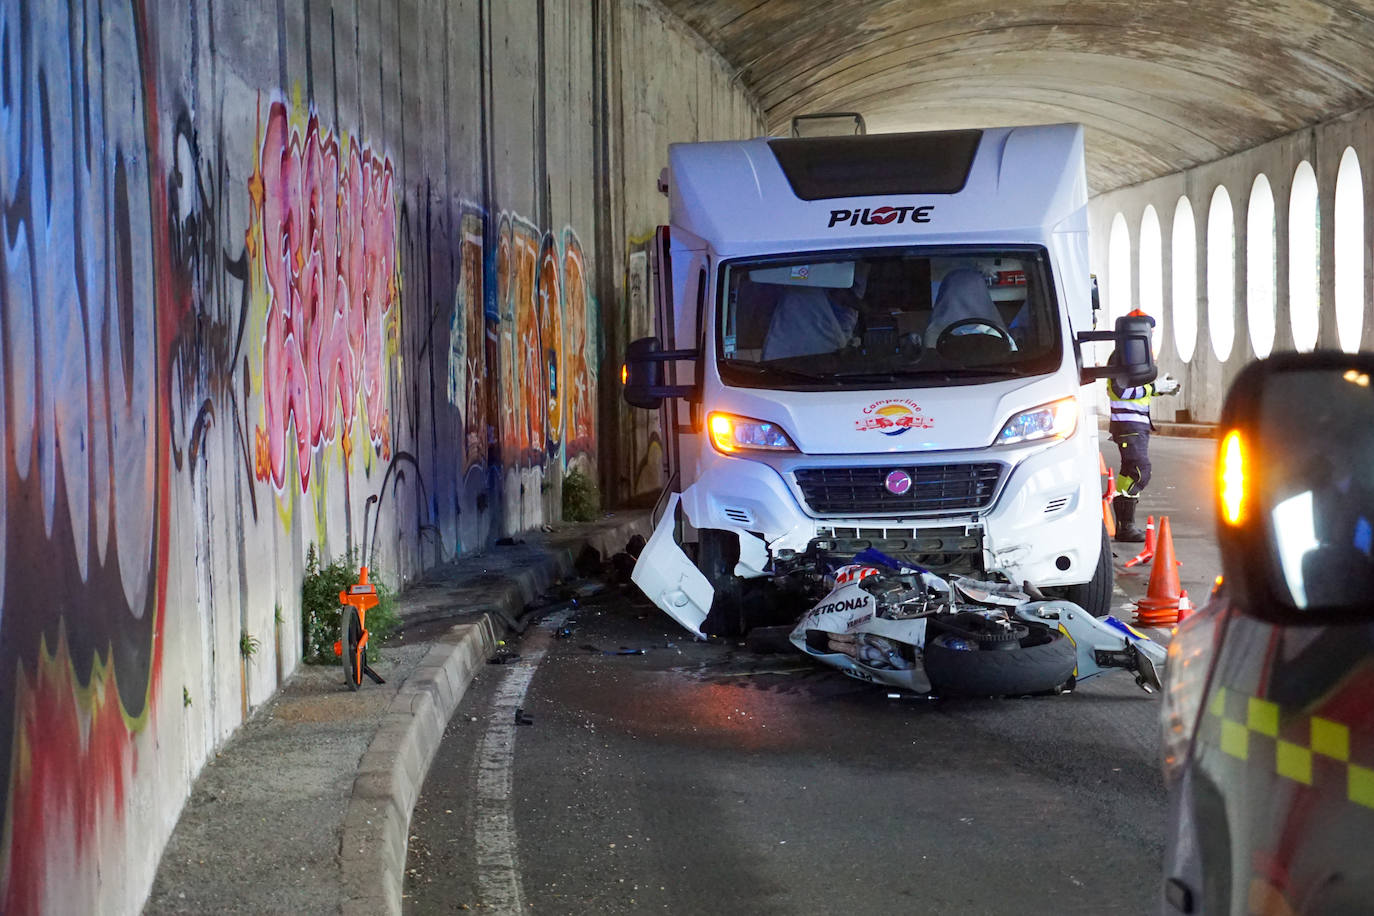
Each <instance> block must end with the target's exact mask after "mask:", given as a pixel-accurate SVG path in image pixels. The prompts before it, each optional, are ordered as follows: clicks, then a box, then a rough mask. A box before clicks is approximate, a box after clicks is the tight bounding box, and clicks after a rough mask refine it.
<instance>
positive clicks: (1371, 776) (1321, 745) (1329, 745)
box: [1207, 687, 1374, 809]
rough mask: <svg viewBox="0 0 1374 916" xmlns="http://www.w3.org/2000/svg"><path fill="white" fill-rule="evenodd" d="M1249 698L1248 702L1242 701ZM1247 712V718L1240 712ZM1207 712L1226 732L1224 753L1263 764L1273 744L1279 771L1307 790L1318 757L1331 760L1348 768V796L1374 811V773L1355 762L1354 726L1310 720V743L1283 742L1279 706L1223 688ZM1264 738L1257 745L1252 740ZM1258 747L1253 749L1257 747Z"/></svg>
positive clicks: (1220, 736)
mask: <svg viewBox="0 0 1374 916" xmlns="http://www.w3.org/2000/svg"><path fill="white" fill-rule="evenodd" d="M1242 699H1243V700H1244V703H1243V704H1242V702H1241V700H1242ZM1242 707H1243V708H1244V715H1243V716H1242V715H1241V714H1240V712H1241V708H1242ZM1207 712H1208V714H1209V715H1210V716H1212V717H1213V718H1215V719H1217V721H1218V724H1219V726H1220V731H1219V733H1218V735H1217V737H1216V739H1215V740H1217V742H1218V746H1219V747H1220V748H1221V751H1222V753H1224V754H1226V755H1228V756H1230V757H1234V758H1236V759H1237V760H1246V761H1249V760H1251V759H1254V760H1255V761H1257V762H1258V761H1261V760H1264V759H1266V758H1267V757H1268V754H1266V753H1264V751H1265V750H1266V746H1267V745H1268V744H1269V743H1270V742H1269V741H1265V740H1263V739H1264V738H1268V739H1272V742H1273V745H1274V773H1275V774H1276V775H1278V776H1281V777H1283V778H1284V779H1291V780H1292V781H1293V782H1297V783H1301V784H1302V785H1305V786H1310V785H1312V770H1313V759H1314V757H1325V758H1328V759H1330V760H1334V761H1337V762H1339V763H1343V764H1345V770H1346V797H1347V798H1348V799H1349V800H1350V801H1352V802H1354V803H1355V804H1357V805H1361V806H1363V807H1365V808H1371V809H1374V769H1371V768H1369V767H1363V766H1360V765H1358V764H1354V763H1351V762H1350V728H1349V726H1346V725H1342V724H1341V723H1339V722H1333V721H1331V720H1330V719H1323V718H1322V717H1321V716H1312V717H1310V718H1309V719H1308V727H1309V734H1308V742H1307V744H1306V745H1302V744H1297V743H1294V742H1292V741H1287V740H1285V739H1283V738H1280V737H1279V736H1278V735H1279V722H1280V719H1281V717H1282V710H1281V709H1280V707H1279V705H1278V704H1277V703H1274V702H1272V701H1270V700H1265V699H1261V698H1259V697H1247V696H1244V695H1243V694H1239V693H1235V692H1232V691H1228V690H1227V689H1226V688H1225V687H1218V688H1217V690H1216V693H1214V694H1213V695H1212V701H1211V702H1210V703H1208V704H1207ZM1252 734H1253V735H1259V736H1262V737H1261V739H1259V740H1258V741H1252V740H1251V736H1252ZM1252 745H1253V746H1252Z"/></svg>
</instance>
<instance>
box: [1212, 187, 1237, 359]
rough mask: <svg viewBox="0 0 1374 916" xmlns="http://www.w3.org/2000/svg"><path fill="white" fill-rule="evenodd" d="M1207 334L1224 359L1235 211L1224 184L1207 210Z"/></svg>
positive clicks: (1231, 323) (1232, 335) (1230, 335)
mask: <svg viewBox="0 0 1374 916" xmlns="http://www.w3.org/2000/svg"><path fill="white" fill-rule="evenodd" d="M1207 335H1208V336H1209V337H1211V338H1212V352H1213V353H1215V354H1216V357H1217V359H1219V360H1221V361H1222V362H1226V359H1227V357H1229V356H1230V355H1231V346H1232V344H1234V343H1235V340H1236V213H1235V209H1234V208H1233V207H1232V206H1231V195H1230V193H1228V192H1227V190H1226V185H1224V184H1219V185H1217V189H1216V190H1215V191H1213V192H1212V206H1211V207H1210V208H1209V209H1208V211H1207Z"/></svg>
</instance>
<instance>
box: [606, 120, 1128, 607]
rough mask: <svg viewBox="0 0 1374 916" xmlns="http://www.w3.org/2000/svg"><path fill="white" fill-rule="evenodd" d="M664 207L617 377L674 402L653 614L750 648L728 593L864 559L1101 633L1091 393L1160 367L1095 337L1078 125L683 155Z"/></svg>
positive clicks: (635, 390)
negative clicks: (809, 561) (1050, 602)
mask: <svg viewBox="0 0 1374 916" xmlns="http://www.w3.org/2000/svg"><path fill="white" fill-rule="evenodd" d="M662 186H663V189H664V190H665V191H666V193H667V194H668V196H669V211H670V225H669V226H665V227H660V229H659V232H658V234H657V237H656V245H655V255H656V277H657V280H658V285H657V290H658V296H657V302H658V305H659V315H658V323H659V327H660V329H661V330H660V333H661V335H662V336H661V337H652V338H644V339H641V340H637V341H634V342H633V343H632V344H630V346H629V348H628V351H627V354H626V361H625V367H624V370H623V376H622V380H623V382H624V385H625V389H624V394H625V397H626V400H627V401H628V402H629V403H631V404H633V405H635V406H639V407H645V408H657V407H659V406H661V405H662V404H663V402H664V400H665V399H666V400H667V401H668V403H669V406H668V409H666V410H665V411H664V412H663V413H664V417H663V419H664V441H665V444H666V449H665V451H666V453H667V456H668V463H669V473H670V483H669V486H668V488H667V489H666V490H665V492H664V495H663V498H662V500H661V502H660V506H659V507H658V512H659V513H660V516H659V520H658V525H657V528H656V530H655V533H654V535H653V537H652V538H651V539H650V540H649V543H648V544H647V546H646V547H645V549H644V550H643V552H642V553H641V555H640V557H639V561H638V563H637V565H636V567H635V570H634V574H633V577H634V581H635V582H636V583H638V585H639V586H640V588H641V589H643V591H644V592H645V593H646V594H647V595H648V596H649V597H650V598H651V599H652V600H653V601H654V602H655V603H656V604H658V606H659V607H660V608H662V609H663V610H664V611H666V612H667V613H668V614H669V615H671V616H672V617H674V618H675V619H676V620H678V621H679V622H680V623H681V624H682V625H683V626H685V627H686V628H687V629H688V630H691V631H692V632H694V633H701V632H702V628H703V624H705V623H706V620H707V617H708V615H711V614H712V613H713V611H714V619H713V622H712V625H711V626H710V627H708V629H713V630H714V631H715V632H728V631H731V630H733V629H738V628H739V627H747V626H748V625H749V620H748V610H749V607H748V603H747V602H745V601H743V600H741V597H740V595H741V591H740V587H739V584H740V580H741V579H745V578H756V577H762V576H767V575H770V573H771V571H772V570H773V569H774V568H775V564H776V563H777V562H778V561H779V560H787V561H791V560H793V559H795V558H796V557H797V556H799V555H815V556H824V557H827V558H836V557H839V558H842V557H844V556H853V555H854V554H855V553H858V552H859V551H861V550H863V549H866V548H874V549H877V550H879V551H882V552H883V553H884V554H886V555H888V556H892V557H895V558H898V559H900V560H901V561H903V562H906V563H910V564H912V565H913V566H919V567H921V568H924V569H928V570H931V571H934V572H937V573H940V574H953V573H966V574H972V575H977V576H987V575H993V574H1000V575H1002V576H1004V577H1005V578H1006V579H1007V580H1008V581H1010V582H1013V583H1017V584H1019V583H1021V582H1030V583H1032V584H1034V585H1035V586H1037V587H1039V588H1042V589H1050V590H1052V591H1053V590H1054V589H1058V590H1059V591H1058V594H1059V595H1060V596H1061V597H1063V598H1067V599H1068V600H1070V601H1073V602H1076V603H1078V604H1080V605H1082V606H1083V607H1084V608H1086V609H1088V610H1089V611H1090V612H1092V613H1094V614H1096V615H1102V614H1105V613H1106V612H1107V611H1108V609H1109V605H1110V598H1111V590H1112V565H1111V552H1110V549H1109V546H1108V540H1107V536H1106V532H1105V530H1104V520H1103V514H1102V501H1101V496H1102V494H1101V491H1100V485H1101V478H1100V476H1099V458H1098V444H1097V436H1098V432H1097V426H1096V423H1095V422H1094V421H1093V417H1092V416H1091V412H1090V410H1089V408H1090V406H1091V405H1092V404H1093V403H1094V401H1093V394H1092V384H1093V382H1094V381H1095V380H1096V379H1098V378H1102V377H1105V376H1107V375H1111V376H1113V377H1116V378H1119V379H1121V380H1122V382H1123V384H1142V383H1144V382H1146V381H1149V380H1151V379H1153V378H1154V373H1155V367H1154V362H1153V356H1152V354H1151V351H1150V346H1149V343H1148V338H1149V328H1148V325H1147V323H1146V322H1145V321H1144V320H1143V319H1136V318H1123V319H1119V320H1118V322H1117V328H1116V330H1115V331H1114V332H1107V331H1093V330H1092V328H1093V305H1092V296H1091V286H1090V272H1089V266H1088V220H1087V210H1086V205H1087V183H1086V179H1085V172H1084V165H1083V128H1082V126H1081V125H1076V124H1059V125H1048V126H1036V127H1015V128H990V129H984V130H957V131H940V132H926V133H907V134H879V135H869V136H852V137H813V138H785V139H784V138H762V139H754V140H746V141H736V142H712V143H689V144H675V145H673V146H672V147H670V150H669V167H668V169H667V170H665V177H664V178H663V180H662ZM1104 341H1105V342H1110V343H1111V344H1113V345H1115V348H1116V350H1117V351H1118V354H1119V362H1116V363H1115V364H1114V365H1112V366H1110V367H1100V368H1099V367H1093V366H1091V365H1090V364H1091V363H1092V362H1093V360H1092V359H1090V358H1088V356H1087V355H1086V354H1085V349H1086V345H1088V344H1090V343H1092V342H1104ZM1108 349H1110V347H1109V348H1108ZM1101 355H1105V354H1101ZM684 546H686V547H687V550H684V549H683V548H684ZM689 552H690V553H691V554H692V556H690V557H689V555H688V554H689Z"/></svg>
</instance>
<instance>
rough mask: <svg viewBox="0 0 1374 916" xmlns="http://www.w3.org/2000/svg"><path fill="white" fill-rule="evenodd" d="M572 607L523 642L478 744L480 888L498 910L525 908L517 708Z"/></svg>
mask: <svg viewBox="0 0 1374 916" xmlns="http://www.w3.org/2000/svg"><path fill="white" fill-rule="evenodd" d="M567 618H568V612H567V611H563V612H561V613H558V614H554V615H553V616H551V617H549V618H548V619H547V620H545V621H544V622H543V623H542V624H541V625H540V628H539V630H537V631H536V632H535V633H533V634H531V638H530V639H529V640H528V641H527V642H526V643H524V644H523V645H522V646H521V649H522V652H521V658H520V660H519V661H518V662H514V663H512V664H510V665H509V666H507V668H506V670H505V672H504V675H503V677H502V680H501V683H500V684H499V685H498V686H497V688H496V695H495V697H494V698H493V700H492V710H491V724H490V725H488V726H487V730H486V733H485V734H484V735H483V736H482V740H481V741H480V742H479V743H478V745H477V798H476V817H475V819H474V831H473V832H474V837H473V840H474V845H475V846H476V849H477V891H478V894H479V895H480V897H481V900H482V903H483V904H484V905H485V906H484V909H486V910H488V911H489V912H491V913H498V914H521V913H524V912H525V893H524V889H523V888H522V887H521V884H520V869H519V859H518V850H519V846H518V841H517V838H516V834H515V815H514V811H513V810H512V808H511V785H512V782H513V771H514V765H515V732H516V728H517V727H518V726H517V725H516V723H515V710H516V709H518V708H520V707H521V706H522V705H523V704H524V702H525V693H526V692H527V691H528V690H529V688H530V681H532V680H534V672H535V670H536V669H537V668H538V667H539V663H540V662H541V661H543V659H544V653H545V652H546V651H547V649H548V643H549V633H550V632H551V631H552V630H555V629H557V628H558V627H560V626H562V625H563V622H564V621H565V620H567Z"/></svg>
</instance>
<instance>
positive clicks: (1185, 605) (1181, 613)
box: [1178, 588, 1193, 623]
mask: <svg viewBox="0 0 1374 916" xmlns="http://www.w3.org/2000/svg"><path fill="white" fill-rule="evenodd" d="M1191 613H1193V601H1192V599H1191V598H1189V597H1188V590H1187V589H1186V588H1185V589H1183V590H1182V591H1180V592H1179V595H1178V622H1179V623H1182V622H1183V621H1185V620H1187V619H1188V615H1189V614H1191Z"/></svg>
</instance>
